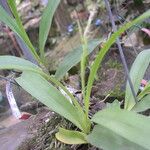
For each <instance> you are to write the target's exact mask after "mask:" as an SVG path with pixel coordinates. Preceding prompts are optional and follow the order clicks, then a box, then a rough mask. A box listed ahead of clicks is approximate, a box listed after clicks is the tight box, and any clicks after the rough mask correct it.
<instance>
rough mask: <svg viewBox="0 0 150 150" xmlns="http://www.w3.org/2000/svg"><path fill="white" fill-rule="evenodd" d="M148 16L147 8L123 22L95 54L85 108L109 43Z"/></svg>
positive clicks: (149, 11) (87, 107)
mask: <svg viewBox="0 0 150 150" xmlns="http://www.w3.org/2000/svg"><path fill="white" fill-rule="evenodd" d="M148 17H150V10H148V11H147V12H146V13H144V14H143V15H141V16H140V17H138V18H137V19H135V20H133V21H131V22H128V23H127V24H125V25H123V26H122V27H120V28H119V30H118V31H116V32H115V33H114V34H113V35H112V36H111V37H110V38H109V39H108V41H107V42H106V43H105V44H104V46H103V48H102V49H101V50H100V51H99V53H98V54H97V57H96V59H95V60H94V63H93V64H92V66H91V71H90V75H89V78H88V84H87V90H86V101H88V103H87V105H86V106H85V109H86V110H88V109H89V103H90V102H89V101H90V95H91V89H92V85H93V82H94V78H95V76H96V73H97V70H98V69H99V67H100V65H101V62H102V60H103V58H104V56H105V55H106V53H107V52H108V50H109V48H110V47H111V45H112V44H114V43H115V41H116V38H117V37H119V36H120V35H121V34H122V33H123V32H125V31H126V30H127V29H129V28H130V27H132V26H133V25H135V24H137V23H139V22H141V21H143V20H144V19H146V18H148Z"/></svg>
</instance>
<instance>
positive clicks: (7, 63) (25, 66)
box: [0, 55, 43, 74]
mask: <svg viewBox="0 0 150 150" xmlns="http://www.w3.org/2000/svg"><path fill="white" fill-rule="evenodd" d="M0 69H9V70H10V69H16V70H21V71H25V70H28V71H33V72H38V73H42V72H43V71H42V69H41V68H40V67H38V66H37V65H35V64H33V63H31V62H30V61H28V60H25V59H22V58H19V57H15V56H7V55H6V56H0ZM42 74H43V73H42Z"/></svg>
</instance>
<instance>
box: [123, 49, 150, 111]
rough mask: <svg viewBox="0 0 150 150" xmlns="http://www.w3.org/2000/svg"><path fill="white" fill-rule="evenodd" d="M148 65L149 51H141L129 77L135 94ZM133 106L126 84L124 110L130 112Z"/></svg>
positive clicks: (133, 102) (132, 99) (131, 95)
mask: <svg viewBox="0 0 150 150" xmlns="http://www.w3.org/2000/svg"><path fill="white" fill-rule="evenodd" d="M149 64H150V49H149V50H144V51H142V52H141V53H140V54H139V55H138V56H137V58H136V59H135V61H134V63H133V65H132V67H131V70H130V77H131V80H132V83H133V86H134V90H135V92H136V94H137V93H138V91H139V87H140V83H141V81H142V79H143V76H144V74H145V72H146V69H147V67H148V66H149ZM134 105H135V101H134V97H133V94H132V92H131V89H130V86H129V83H127V86H126V94H125V109H127V110H131V109H132V108H133V107H134Z"/></svg>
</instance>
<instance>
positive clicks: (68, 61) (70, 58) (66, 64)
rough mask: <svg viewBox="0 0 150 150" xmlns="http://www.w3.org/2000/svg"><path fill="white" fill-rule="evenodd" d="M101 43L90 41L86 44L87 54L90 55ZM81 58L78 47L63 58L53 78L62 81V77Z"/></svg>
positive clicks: (80, 48)
mask: <svg viewBox="0 0 150 150" xmlns="http://www.w3.org/2000/svg"><path fill="white" fill-rule="evenodd" d="M100 43H101V41H100V40H97V39H96V40H92V41H90V42H89V43H88V54H90V53H91V52H92V51H93V50H94V49H95V48H96V47H97V46H98V45H99V44H100ZM81 56H82V46H78V47H77V48H76V49H74V50H73V51H71V52H70V53H69V54H68V55H66V57H65V58H64V60H63V62H62V63H61V64H60V65H59V66H58V69H57V71H56V74H55V77H56V78H57V79H59V80H60V79H62V78H63V76H65V74H66V73H67V72H68V71H69V70H70V69H71V68H72V67H73V66H75V65H76V64H77V63H79V62H80V61H81Z"/></svg>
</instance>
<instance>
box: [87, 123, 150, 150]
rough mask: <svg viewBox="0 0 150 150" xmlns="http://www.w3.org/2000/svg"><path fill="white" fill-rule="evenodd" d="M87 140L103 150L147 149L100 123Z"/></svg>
mask: <svg viewBox="0 0 150 150" xmlns="http://www.w3.org/2000/svg"><path fill="white" fill-rule="evenodd" d="M88 142H89V143H91V144H92V145H94V146H96V147H99V148H102V149H104V150H148V149H145V148H143V147H141V146H140V145H138V144H135V143H134V142H131V141H129V140H127V139H125V138H124V137H122V136H119V135H118V134H116V133H115V132H113V131H112V130H110V129H107V128H105V127H103V126H101V125H96V126H95V127H94V129H93V131H92V133H91V134H90V135H89V136H88Z"/></svg>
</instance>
